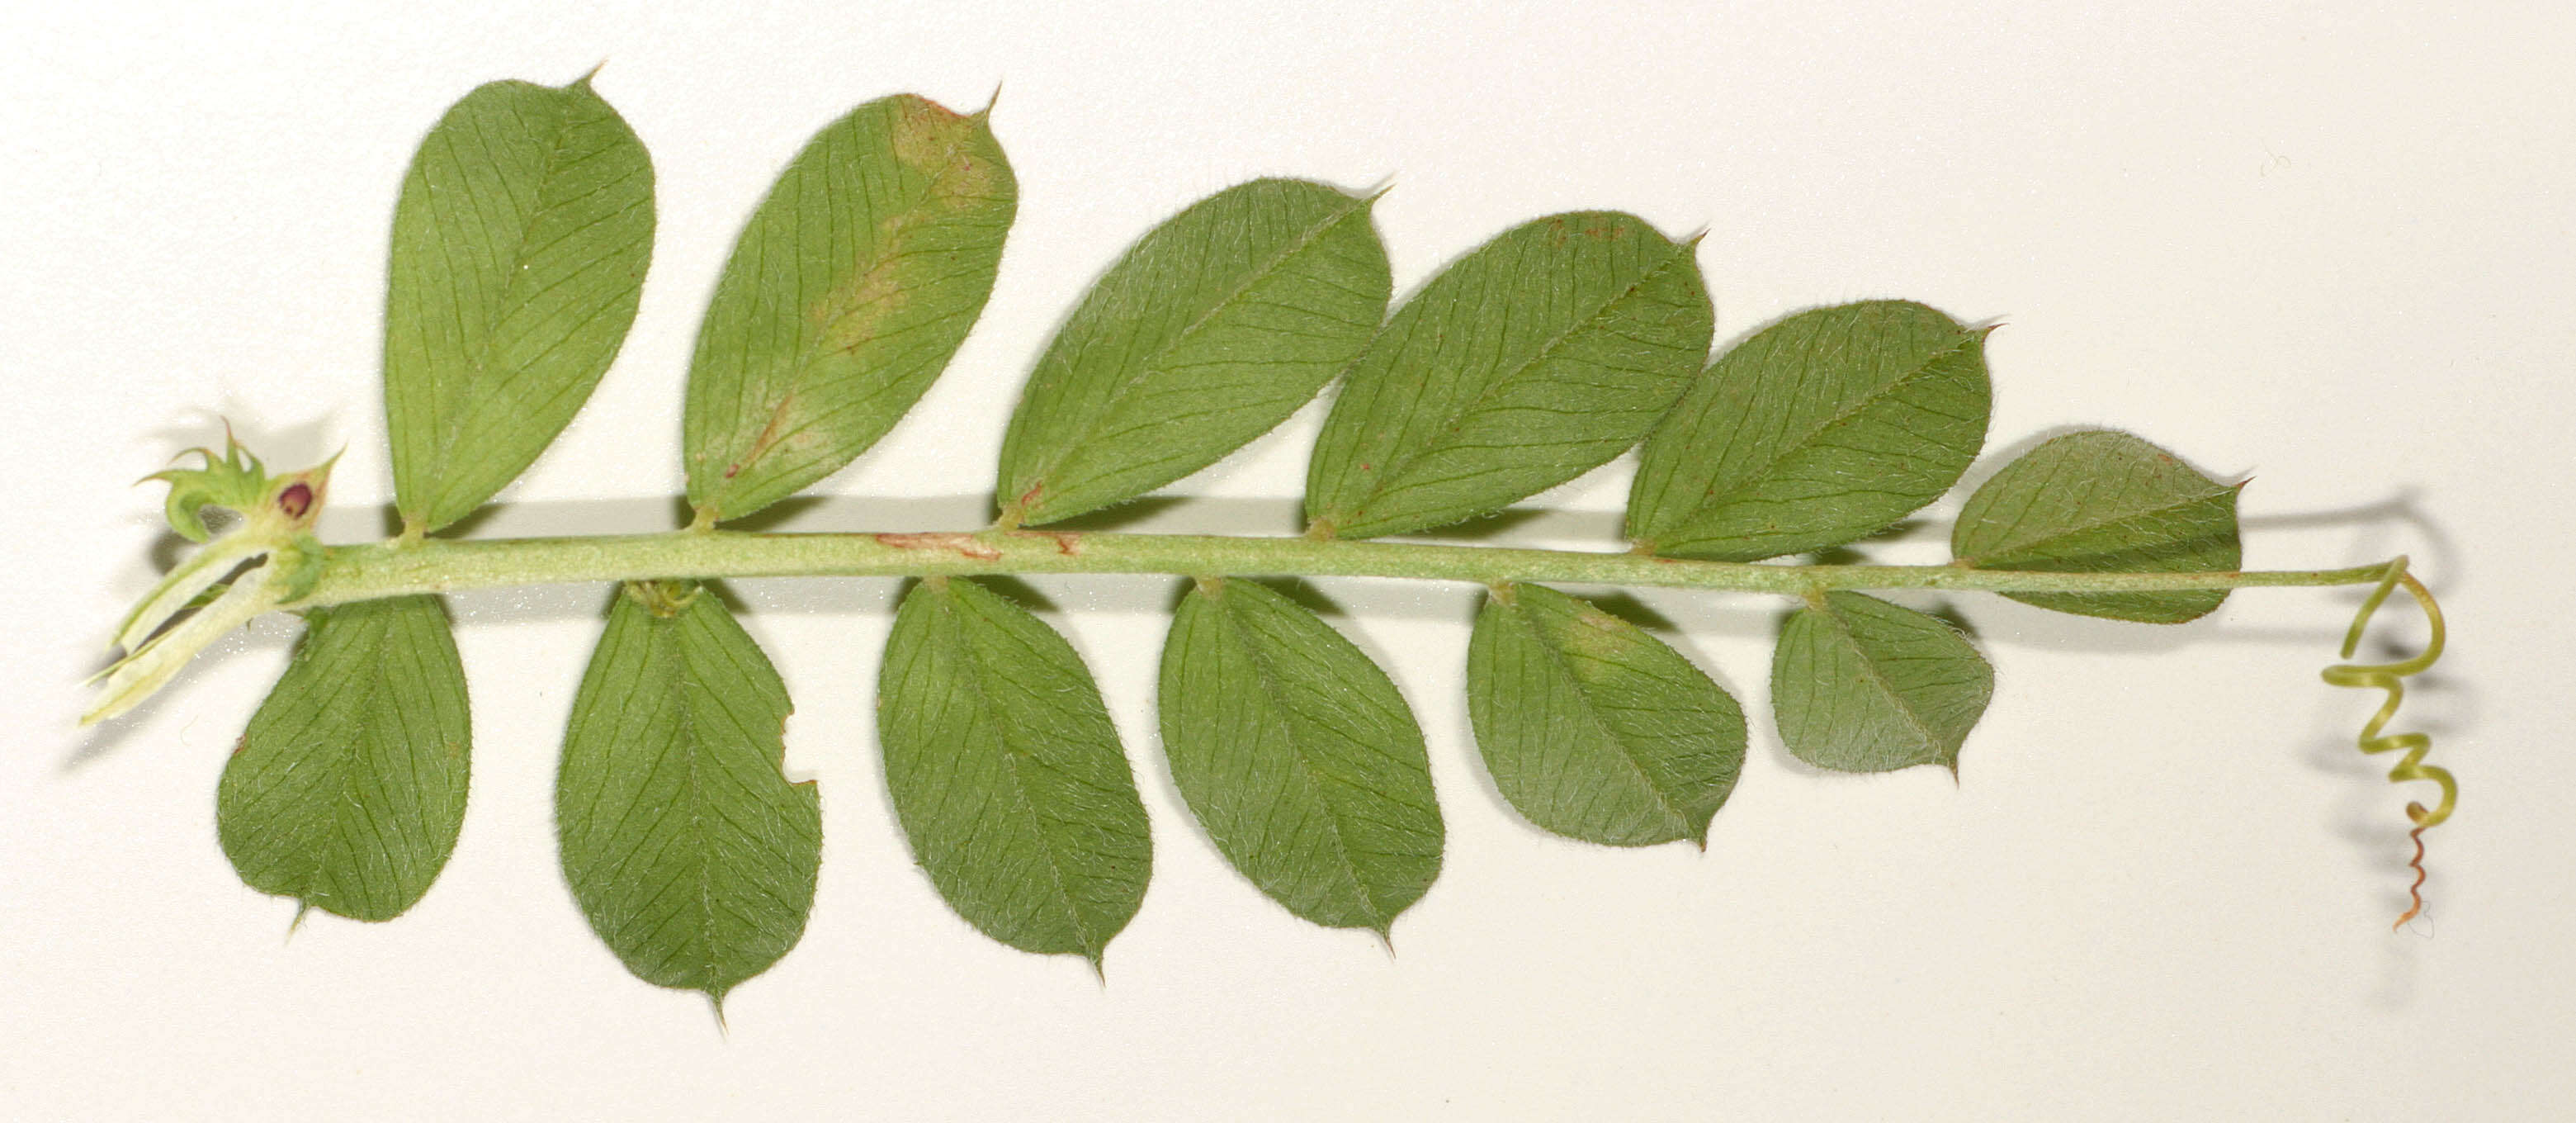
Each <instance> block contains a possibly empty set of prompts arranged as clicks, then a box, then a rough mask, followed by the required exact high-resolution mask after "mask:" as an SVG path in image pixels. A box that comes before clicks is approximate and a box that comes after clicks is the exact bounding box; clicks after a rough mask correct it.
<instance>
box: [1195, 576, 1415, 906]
mask: <svg viewBox="0 0 2576 1123" xmlns="http://www.w3.org/2000/svg"><path fill="white" fill-rule="evenodd" d="M1160 706H1161V711H1162V732H1163V753H1164V756H1165V757H1166V759H1168V760H1169V761H1170V762H1171V766H1172V782H1173V784H1174V785H1176V786H1177V787H1179V788H1180V790H1181V797H1182V798H1183V799H1185V800H1187V801H1188V802H1189V805H1190V812H1191V813H1192V814H1194V815H1196V816H1197V817H1198V820H1199V825H1200V826H1202V827H1204V828H1206V830H1207V833H1208V837H1209V838H1210V839H1212V840H1214V841H1215V843H1216V846H1217V849H1218V850H1219V851H1220V852H1222V853H1224V855H1225V857H1226V860H1227V861H1228V862H1231V863H1233V865H1234V868H1235V869H1237V870H1240V871H1242V873H1243V875H1244V876H1245V877H1247V878H1250V879H1251V881H1252V883H1253V884H1254V885H1257V886H1259V887H1260V888H1261V891H1262V892H1264V893H1267V894H1269V895H1270V897H1271V899H1273V900H1276V901H1278V902H1279V903H1280V904H1282V905H1285V906H1287V908H1288V911H1290V912H1292V913H1295V914H1297V915H1298V916H1301V917H1304V918H1305V919H1307V920H1310V921H1313V922H1314V923H1317V924H1321V925H1324V926H1326V927H1333V928H1367V929H1371V930H1373V931H1376V932H1378V933H1379V934H1381V935H1383V934H1385V933H1386V932H1387V931H1388V930H1389V928H1390V927H1391V926H1393V925H1394V923H1395V918H1396V916H1397V915H1398V914H1400V913H1402V912H1403V911H1404V910H1405V909H1407V908H1410V907H1412V905H1413V903H1414V902H1415V901H1417V900H1419V899H1421V897H1422V894H1423V893H1424V892H1426V891H1427V890H1429V889H1430V888H1431V882H1432V879H1433V878H1435V877H1437V876H1439V873H1440V850H1441V841H1442V838H1443V834H1444V830H1443V827H1442V825H1441V821H1440V806H1439V804H1438V802H1437V801H1435V800H1434V799H1433V797H1432V791H1431V765H1430V758H1429V756H1428V754H1427V753H1426V752H1425V751H1424V749H1423V745H1422V730H1421V728H1420V727H1419V726H1418V725H1416V724H1415V723H1414V720H1413V711H1412V710H1410V709H1408V708H1407V707H1406V706H1405V704H1404V696H1403V695H1402V694H1400V693H1398V692H1397V691H1396V688H1395V683H1394V682H1393V681H1392V680H1390V679H1388V678H1387V676H1386V672H1385V671H1383V670H1380V669H1379V668H1378V665H1377V664H1376V663H1374V662H1372V661H1370V659H1369V657H1368V656H1367V655H1366V654H1365V653H1363V652H1362V651H1360V649H1359V648H1358V647H1357V646H1356V645H1354V644H1352V643H1351V641H1350V640H1348V639H1346V638H1344V637H1343V636H1342V634H1341V633H1340V632H1337V631H1334V630H1333V628H1332V626H1331V625H1328V624H1326V623H1324V622H1323V621H1322V620H1321V619H1318V618H1317V617H1316V615H1315V614H1314V613H1313V612H1312V611H1310V610H1308V609H1307V608H1305V607H1304V606H1302V605H1299V604H1297V603H1296V602H1294V601H1292V600H1289V599H1288V598H1287V597H1285V596H1282V595H1280V594H1279V593H1277V592H1274V591H1272V590H1270V589H1269V588H1266V587H1264V586H1262V585H1260V584H1258V583H1256V582H1252V581H1240V580H1235V581H1205V582H1201V583H1199V585H1198V586H1197V587H1196V588H1194V589H1193V590H1191V592H1190V593H1189V595H1188V596H1187V597H1185V598H1183V599H1182V601H1181V606H1180V610H1179V611H1178V613H1176V614H1175V615H1174V616H1173V618H1172V633H1171V639H1170V640H1169V641H1168V642H1167V643H1166V644H1165V646H1164V648H1163V673H1162V682H1161V690H1160Z"/></svg>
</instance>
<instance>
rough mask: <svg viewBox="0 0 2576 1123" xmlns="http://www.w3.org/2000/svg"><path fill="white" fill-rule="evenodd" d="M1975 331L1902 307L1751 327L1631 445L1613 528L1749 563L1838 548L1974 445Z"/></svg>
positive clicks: (1982, 395)
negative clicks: (1630, 477)
mask: <svg viewBox="0 0 2576 1123" xmlns="http://www.w3.org/2000/svg"><path fill="white" fill-rule="evenodd" d="M1985 338H1986V330H1980V329H1970V328H1964V327H1961V326H1960V325H1959V324H1958V323H1957V322H1956V321H1954V320H1952V319H1951V318H1950V317H1948V316H1945V315H1942V314H1941V313H1939V312H1936V311H1934V310H1932V309H1930V308H1926V307H1924V306H1923V305H1920V304H1915V303H1912V302H1910V301H1902V300H1873V301H1867V302H1864V303H1860V304H1845V305H1841V306H1839V307H1833V308H1819V309H1816V310H1814V311H1810V312H1801V313H1799V314H1797V315H1795V316H1791V317H1789V318H1788V319H1785V320H1782V321H1780V322H1779V323H1776V324H1773V325H1771V326H1770V327H1767V328H1764V329H1763V330H1762V331H1761V332H1759V333H1757V334H1755V335H1754V336H1753V338H1751V339H1748V340H1745V341H1744V342H1743V343H1742V344H1741V345H1739V346H1737V347H1736V348H1735V349H1733V350H1731V351H1728V352H1727V353H1726V355H1725V356H1724V357H1722V358H1720V359H1718V361H1717V362H1716V363H1715V364H1714V365H1712V366H1711V367H1710V368H1709V370H1708V373H1707V375H1706V376H1705V377H1703V378H1701V379H1700V380H1699V381H1698V382H1696V383H1694V384H1693V385H1692V386H1691V388H1690V392H1689V393H1688V394H1685V395H1683V397H1682V400H1681V404H1679V405H1677V406H1675V407H1673V412H1672V415H1671V416H1670V417H1667V418H1665V419H1664V422H1663V424H1662V425H1660V426H1657V427H1656V429H1655V431H1654V433H1653V434H1652V435H1651V436H1649V437H1647V438H1646V449H1645V455H1644V459H1643V460H1642V461H1641V462H1640V463H1639V465H1638V467H1637V479H1636V483H1635V485H1634V487H1633V489H1632V490H1631V491H1630V493H1629V498H1628V537H1629V538H1631V539H1633V540H1635V541H1636V542H1637V543H1638V544H1640V545H1642V546H1646V547H1648V548H1651V549H1652V550H1653V551H1654V552H1655V553H1658V554H1662V555H1664V556H1667V557H1682V558H1706V559H1710V560H1715V561H1757V560H1760V559H1762V558H1770V557H1778V556H1780V555H1782V554H1794V553H1801V552H1804V551H1808V550H1816V549H1822V548H1824V547H1827V546H1839V545H1842V544H1844V543H1846V542H1850V541H1852V540H1854V539H1857V538H1860V537H1862V536H1864V535H1867V534H1869V533H1870V532H1872V531H1876V530H1879V529H1882V528H1884V527H1886V526H1888V525H1889V524H1891V523H1894V522H1895V521H1897V520H1898V519H1901V518H1904V517H1905V516H1906V515H1907V514H1909V513H1911V512H1913V511H1914V510H1916V509H1917V508H1920V507H1922V506H1923V505H1924V504H1926V503H1930V502H1931V501H1933V500H1935V499H1938V498H1940V497H1941V493H1942V492H1945V491H1948V490H1949V489H1950V485H1952V484H1955V483H1957V482H1958V481H1959V474H1960V473H1962V472H1964V471H1966V470H1967V468H1968V463H1969V462H1970V461H1972V460H1974V459H1976V456H1977V449H1978V447H1979V446H1981V445H1983V444H1984V443H1985V439H1986V415H1987V411H1988V405H1989V389H1988V386H1987V381H1986V360H1985Z"/></svg>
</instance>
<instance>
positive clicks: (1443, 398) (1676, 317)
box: [1306, 211, 1714, 538]
mask: <svg viewBox="0 0 2576 1123" xmlns="http://www.w3.org/2000/svg"><path fill="white" fill-rule="evenodd" d="M1696 245H1697V243H1696V241H1693V242H1687V243H1677V242H1674V241H1672V240H1671V239H1668V238H1666V237H1664V236H1663V235H1662V234H1660V233H1657V232H1656V231H1655V228H1654V227H1652V226H1649V225H1647V224H1646V223H1645V221H1644V220H1642V219H1639V218H1637V217H1635V216H1633V215H1625V214H1616V213H1611V212H1604V211H1583V212H1576V213H1571V214H1560V215H1554V216H1550V217H1547V218H1542V219H1538V220H1536V221H1533V222H1530V223H1527V224H1524V225H1522V226H1518V227H1515V228H1513V229H1511V230H1509V231H1506V232H1505V233H1503V234H1502V235H1501V236H1499V237H1497V238H1495V239H1494V240H1493V241H1490V242H1487V243H1485V244H1484V245H1483V246H1481V247H1479V248H1478V249H1476V251H1475V252H1473V253H1470V254H1468V255H1467V256H1465V257H1463V258H1460V259H1459V260H1458V261H1457V262H1456V263H1455V264H1453V265H1451V266H1450V267H1449V268H1448V269H1447V270H1445V271H1443V272H1442V273H1441V274H1440V275H1439V276H1437V277H1434V278H1432V279H1431V282H1430V283H1429V284H1426V285H1424V286H1423V287H1422V291H1421V292H1420V293H1418V294H1416V295H1415V296H1414V297H1413V299H1412V300H1410V301H1407V302H1406V303H1405V305H1404V307H1403V308H1402V309H1399V310H1398V311H1397V312H1396V313H1395V316H1394V318H1393V319H1391V320H1389V321H1388V323H1387V325H1386V329H1385V330H1384V331H1381V332H1379V333H1378V336H1377V338H1376V340H1375V341H1374V342H1372V343H1371V344H1370V345H1369V348H1368V350H1367V352H1365V353H1364V354H1362V355H1361V356H1360V359H1359V361H1358V363H1357V364H1356V365H1354V366H1353V367H1352V368H1351V371H1350V373H1349V374H1348V375H1347V376H1345V378H1344V379H1343V384H1342V390H1341V396H1340V398H1339V399H1337V400H1336V401H1335V402H1334V403H1333V411H1332V414H1331V415H1330V416H1329V417H1327V418H1326V419H1325V422H1324V430H1323V433H1322V435H1321V436H1319V437H1318V438H1317V440H1316V443H1315V456H1314V460H1313V461H1312V462H1311V464H1310V465H1309V467H1308V470H1307V475H1306V517H1307V520H1308V522H1309V524H1310V528H1309V529H1310V532H1312V533H1316V534H1319V535H1329V536H1334V537H1340V538H1370V537H1375V536H1378V535H1382V534H1402V533H1407V532H1410V531H1417V530H1426V529H1429V528H1432V527H1437V526H1442V525H1446V524H1448V523H1454V522H1458V521H1460V520H1462V519H1468V518H1473V517H1475V516H1477V515H1482V514H1487V513H1490V512H1493V511H1497V510H1500V509H1502V508H1503V507H1504V506H1506V505H1508V504H1511V503H1514V502H1517V501H1519V500H1521V499H1525V498H1527V497H1529V496H1531V495H1534V494H1536V493H1538V492H1540V491H1542V490H1545V489H1547V488H1550V487H1554V486H1556V485H1557V484H1561V483H1564V482H1565V481H1567V480H1570V479H1573V478H1574V477H1576V476H1579V475H1582V474H1583V473H1585V472H1587V471H1590V470H1591V469H1593V468H1596V467H1599V466H1600V465H1601V464H1603V463H1605V462H1607V461H1609V460H1610V458H1612V457H1614V456H1617V455H1619V454H1620V453H1622V452H1626V451H1627V450H1628V449H1629V447H1630V446H1632V445H1635V444H1636V443H1637V441H1638V439H1639V438H1641V437H1643V436H1645V435H1646V431H1647V429H1649V428H1651V427H1652V426H1653V425H1654V424H1655V421H1656V419H1657V418H1660V417H1662V416H1663V414H1664V411H1666V410H1667V409H1670V408H1671V407H1672V404H1673V402H1674V400H1675V399H1677V398H1679V397H1680V396H1681V394H1682V391H1683V390H1684V388H1686V387H1687V386H1688V385H1689V384H1690V382H1691V379H1692V378H1693V377H1694V376H1695V375H1697V374H1698V372H1699V369H1700V365H1701V364H1702V363H1705V362H1706V361H1707V359H1708V340H1709V332H1710V330H1711V328H1712V324H1713V320H1714V314H1713V313H1712V312H1711V310H1710V308H1709V303H1708V290H1707V288H1706V287H1705V286H1704V285H1703V284H1702V283H1701V281H1700V275H1699V265H1698V262H1697V261H1696V260H1695V255H1694V252H1693V251H1694V249H1695V248H1696Z"/></svg>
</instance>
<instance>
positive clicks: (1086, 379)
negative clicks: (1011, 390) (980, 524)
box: [999, 179, 1390, 523]
mask: <svg viewBox="0 0 2576 1123" xmlns="http://www.w3.org/2000/svg"><path fill="white" fill-rule="evenodd" d="M1371 202H1372V200H1371V199H1366V198H1356V197H1353V196H1351V195H1347V194H1344V193H1343V192H1341V191H1339V190H1337V189H1335V188H1332V187H1327V186H1325V185H1323V184H1320V183H1308V182H1305V181H1302V180H1293V179H1261V180H1254V181H1253V182H1250V183H1246V184H1243V185H1241V186H1237V187H1232V188H1228V189H1226V190H1224V191H1221V192H1218V193H1217V194H1215V195H1212V196H1210V197H1208V198H1207V199H1204V200H1201V201H1200V202H1198V203H1197V204H1195V205H1193V206H1191V207H1190V208H1189V209H1188V210H1185V211H1182V212H1181V213H1180V214H1178V215H1175V216H1173V217H1172V218H1171V219H1170V220H1169V221H1167V222H1165V223H1163V224H1162V225H1161V226H1158V227H1155V228H1154V230H1153V231H1152V232H1150V233H1148V234H1146V235H1145V236H1144V237H1143V238H1142V239H1140V240H1138V241H1137V243H1136V245H1135V246H1134V247H1133V248H1131V249H1129V250H1128V251H1127V255H1126V256H1125V257H1123V258H1121V259H1119V261H1118V264H1116V265H1113V266H1111V267H1110V269H1109V272H1108V273H1106V274H1104V275H1102V277H1101V278H1100V283H1098V284H1096V285H1094V286H1092V289H1091V292H1090V294H1089V295H1087V296H1085V297H1084V298H1083V300H1082V304H1081V305H1080V306H1079V307H1076V308H1075V309H1074V311H1073V315H1072V316H1071V317H1070V318H1069V319H1067V320H1066V321H1065V324H1064V328H1063V329H1062V330H1060V331H1058V332H1057V333H1056V337H1055V341H1054V342H1052V343H1050V344H1048V346H1047V350H1046V354H1045V355H1044V356H1042V357H1040V358H1039V359H1038V364H1037V369H1036V370H1035V371H1033V372H1032V373H1031V374H1030V375H1029V385H1028V390H1027V391H1026V393H1024V394H1023V395H1022V396H1021V399H1020V405H1019V409H1018V410H1017V411H1016V412H1014V413H1013V414H1012V415H1011V427H1010V431H1009V433H1008V435H1007V436H1005V437H1004V438H1003V441H1002V468H1001V480H1000V484H999V486H1000V489H1001V490H1000V493H999V494H1000V495H1001V499H1002V503H1003V507H1004V512H1003V518H1004V521H1006V522H1013V523H1019V522H1026V523H1045V522H1053V521H1055V520H1057V519H1063V518H1068V517H1071V516H1073V515H1078V514H1081V513H1083V512H1085V511H1091V510H1097V509H1099V508H1101V507H1106V506H1109V505H1111V504H1114V503H1123V502H1125V501H1127V500H1129V499H1133V498H1135V497H1137V496H1139V495H1142V494H1144V493H1146V492H1148V491H1151V490H1153V489H1155V488H1158V487H1161V486H1163V485H1164V484H1167V483H1170V482H1172V481H1174V480H1177V479H1179V478H1181V477H1183V476H1186V475H1188V474H1190V473H1192V472H1195V471H1198V470H1199V469H1201V468H1204V467H1207V466H1208V465H1209V464H1213V463H1215V462H1216V461H1217V459H1218V458H1220V457H1223V456H1224V455H1225V454H1226V453H1229V452H1232V451H1234V450H1235V449H1236V448H1238V447H1241V446H1242V445H1243V444H1244V442H1246V441H1250V440H1251V439H1253V438H1254V437H1258V436H1260V435H1261V434H1263V433H1266V432H1268V431H1270V429H1271V428H1273V427H1274V426H1276V425H1278V424H1279V422H1281V421H1282V420H1285V419H1286V418H1287V417H1288V415H1289V414H1291V413H1294V412H1296V411H1297V408H1298V407H1299V406H1302V405H1304V404H1306V402H1307V400H1308V399H1311V398H1313V397H1314V396H1315V392H1316V391H1318V390H1321V389H1323V386H1324V383H1326V382H1329V381H1331V380H1332V378H1333V376H1334V375H1336V374H1339V373H1341V371H1342V368H1344V367H1346V366H1349V365H1350V362H1351V360H1352V359H1353V358H1355V357H1357V356H1358V355H1359V353H1360V349H1361V348H1362V347H1365V346H1367V345H1368V341H1369V337H1370V336H1371V335H1373V334H1375V333H1376V331H1377V327H1378V321H1379V320H1381V319H1383V318H1384V317H1385V315H1386V300H1387V291H1388V288H1389V285H1390V282H1389V280H1388V276H1387V264H1386V249H1385V247H1384V246H1382V245H1381V244H1379V242H1378V237H1377V230H1376V228H1375V227H1374V226H1372V225H1371V223H1370V221H1369V204H1370V203H1371Z"/></svg>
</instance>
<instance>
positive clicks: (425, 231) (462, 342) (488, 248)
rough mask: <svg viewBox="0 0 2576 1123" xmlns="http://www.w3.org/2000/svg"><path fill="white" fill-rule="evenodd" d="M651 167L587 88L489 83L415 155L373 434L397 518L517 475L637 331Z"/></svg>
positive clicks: (443, 514) (428, 519)
mask: <svg viewBox="0 0 2576 1123" xmlns="http://www.w3.org/2000/svg"><path fill="white" fill-rule="evenodd" d="M652 249H653V166H652V162H651V160H650V159H649V158H647V157H646V156H645V154H644V145H643V142H641V141H638V140H637V139H635V133H634V131H633V130H631V129H628V128H627V127H626V122H625V120H624V119H622V118H620V117H619V116H618V115H617V111H616V110H614V109H611V108H609V106H608V103H607V102H605V101H602V100H600V97H599V95H598V94H595V93H593V92H591V89H590V80H589V79H587V78H585V79H583V80H581V81H579V82H575V83H573V84H572V85H569V86H565V87H562V88H560V89H557V88H552V87H546V86H536V85H530V84H528V83H526V82H494V83H492V84H490V85H487V86H484V87H482V88H480V89H477V90H475V91H474V92H473V93H470V94H467V95H466V96H465V98H464V100H462V101H459V102H457V103H456V105H455V106H454V107H452V108H450V109H449V110H448V111H447V115H446V116H445V117H443V118H441V119H440V120H439V122H438V125H437V127H436V128H433V129H431V130H430V132H429V136H428V137H427V138H425V139H423V140H422V141H421V144H420V151H419V152H418V154H416V155H414V156H413V157H412V164H411V171H410V173H409V174H408V175H406V176H404V177H403V185H402V196H401V200H400V201H399V202H398V203H396V204H395V207H394V236H393V257H392V266H391V273H390V278H389V279H390V285H389V289H388V296H387V300H386V304H385V420H386V432H387V435H388V436H389V437H390V438H391V439H392V442H393V468H394V497H395V505H396V506H397V507H398V508H400V510H401V511H402V515H403V518H404V519H405V521H407V522H409V523H412V524H415V525H418V526H420V527H421V528H422V529H424V530H436V529H438V528H440V527H443V526H446V525H447V524H449V523H452V522H455V521H456V520H457V519H460V518H463V517H464V516H465V514H466V513H467V512H469V511H472V510H473V509H474V508H475V507H477V506H479V505H481V504H482V502H483V501H484V500H486V499H489V498H491V497H492V495H493V494H494V493H495V492H498V491H500V490H501V488H502V487H503V486H504V485H506V484H508V483H509V482H510V481H511V480H512V479H515V478H517V476H518V474H519V473H520V472H522V471H525V470H526V469H527V467H528V465H529V464H530V463H531V462H533V461H535V460H536V458H537V454H538V453H540V452H542V451H544V450H545V447H546V445H547V444H549V443H551V442H552V441H553V440H554V439H555V435H556V434H557V433H560V432H562V431H563V428H564V426H565V425H566V424H568V423H570V422H571V421H572V416H573V414H574V413H576V412H578V411H579V410H580V409H581V404H582V403H583V402H584V401H586V400H588V399H589V397H590V391H591V388H592V387H593V386H596V385H598V383H599V376H600V375H601V374H602V373H603V372H605V371H606V370H607V369H608V364H609V362H610V360H612V359H614V358H616V357H617V349H618V347H619V345H620V344H622V343H623V342H625V339H626V329H627V327H628V325H630V324H632V323H633V322H634V320H635V305H636V301H637V299H638V296H639V295H640V293H641V291H642V288H643V285H644V269H645V266H646V264H647V262H648V261H649V260H650V258H651V256H652Z"/></svg>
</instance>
